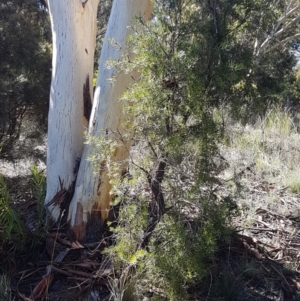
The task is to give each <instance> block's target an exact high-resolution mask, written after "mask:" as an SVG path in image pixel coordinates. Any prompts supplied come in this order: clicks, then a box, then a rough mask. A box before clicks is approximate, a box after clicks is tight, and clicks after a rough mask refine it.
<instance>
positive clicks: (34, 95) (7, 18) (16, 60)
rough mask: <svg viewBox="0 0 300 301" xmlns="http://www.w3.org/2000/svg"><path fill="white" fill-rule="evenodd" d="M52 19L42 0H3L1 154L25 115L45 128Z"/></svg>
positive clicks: (7, 149) (0, 28) (0, 27)
mask: <svg viewBox="0 0 300 301" xmlns="http://www.w3.org/2000/svg"><path fill="white" fill-rule="evenodd" d="M50 43H51V29H50V21H49V19H48V17H47V14H46V12H45V11H43V10H42V8H41V7H40V5H39V3H38V1H36V0H29V1H20V0H13V1H4V2H3V3H1V4H0V57H1V61H0V72H1V79H0V108H1V110H0V148H1V152H0V156H2V157H3V156H7V155H9V154H10V153H11V151H12V146H13V145H14V142H15V141H16V139H18V138H19V135H20V132H21V125H22V121H23V120H24V118H25V117H27V119H29V120H31V122H33V121H35V122H36V123H38V124H39V130H38V131H39V132H43V131H41V129H45V125H46V123H45V121H46V120H47V112H48V99H49V87H50V78H51V46H50Z"/></svg>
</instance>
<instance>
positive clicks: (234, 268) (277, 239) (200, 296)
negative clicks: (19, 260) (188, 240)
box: [0, 109, 300, 301]
mask: <svg viewBox="0 0 300 301" xmlns="http://www.w3.org/2000/svg"><path fill="white" fill-rule="evenodd" d="M299 129H300V121H299V118H298V117H297V116H296V115H295V114H293V115H292V114H290V113H288V112H282V111H280V110H279V109H273V110H270V111H269V112H268V113H267V115H266V117H265V118H263V119H258V120H257V121H256V123H254V124H251V125H250V124H248V125H246V126H244V125H241V124H236V123H235V124H233V123H231V122H230V121H228V122H227V138H226V139H225V140H224V143H223V144H222V145H220V148H221V154H222V156H223V157H224V158H225V159H226V160H227V163H228V167H227V169H226V170H224V172H222V174H220V175H219V176H218V177H219V180H220V183H221V184H220V185H219V187H218V189H217V190H216V193H217V194H218V195H219V196H220V197H222V196H226V195H228V193H229V192H231V193H232V194H233V195H234V196H235V199H236V201H237V206H238V210H237V211H238V214H237V215H236V216H235V217H234V218H233V221H232V227H233V228H234V229H235V231H234V232H233V233H232V235H231V236H230V237H228V238H227V239H226V241H222V242H220V246H219V250H218V252H217V253H216V254H215V256H214V257H213V259H212V260H211V261H209V270H208V272H207V276H206V277H205V278H204V280H203V281H202V282H201V283H199V284H197V285H196V286H195V287H191V288H190V289H189V295H188V300H199V301H200V300H201V301H202V300H207V301H208V300H211V301H214V300H215V301H217V300H218V301H221V300H226V301H231V300H232V301H234V300H237V301H243V300H245V301H248V300H249V301H250V300H251V301H252V300H253V301H254V300H259V301H267V300H278V301H283V300H285V301H286V300H300V130H299ZM19 162H20V163H19V167H20V168H21V169H19V171H18V170H17V171H16V170H15V171H14V169H13V166H12V165H9V164H11V163H9V164H8V163H4V162H0V167H1V169H0V173H3V174H4V175H6V176H7V177H6V178H7V180H8V182H9V187H10V188H13V189H15V188H16V186H18V185H16V183H18V182H16V179H17V178H15V177H14V176H16V175H17V176H18V177H19V178H20V177H21V175H22V176H23V177H24V178H25V179H26V177H27V175H26V173H25V172H24V175H23V173H22V174H21V172H20V170H22V172H23V170H26V166H25V167H24V165H22V164H23V163H22V161H19ZM28 170H29V168H28ZM21 178H22V177H21ZM48 238H49V237H48ZM55 239H57V241H59V240H60V241H61V242H62V243H66V238H64V237H56V238H55ZM48 240H49V241H51V240H50V239H48ZM49 241H48V242H49ZM48 242H47V243H48ZM45 248H48V245H46V244H44V245H43V244H41V245H40V247H39V248H36V252H37V254H33V255H32V258H31V259H30V260H34V258H38V259H39V260H40V264H37V263H36V262H35V263H34V267H32V268H30V269H29V270H28V271H29V272H28V273H27V274H26V273H25V272H24V271H14V272H13V274H14V277H13V281H12V282H11V285H12V286H13V287H14V289H15V291H16V287H17V288H18V289H19V290H20V291H22V289H24V290H27V295H28V293H30V291H32V290H33V289H34V288H35V287H36V284H37V283H39V281H40V280H41V279H42V278H43V275H44V274H45V267H46V266H47V265H48V264H49V263H47V262H43V260H45V258H46V257H45V255H44V254H43V252H45ZM91 248H92V247H91ZM48 249H49V248H48ZM78 250H80V248H79V249H78ZM78 250H77V249H76V248H75V247H73V249H72V250H71V251H70V252H72V254H71V255H72V256H73V257H74V259H76V260H77V261H75V263H74V264H73V266H72V267H70V266H69V267H68V268H66V269H65V270H63V267H60V266H59V265H56V267H57V268H60V269H61V270H63V271H64V273H65V274H68V273H69V276H70V277H71V276H73V274H72V272H70V271H73V270H74V269H75V266H76V264H78V266H79V264H81V262H79V261H78V260H79V259H81V258H83V255H84V254H83V253H82V252H81V253H80V251H78ZM98 251H99V250H98V249H97V252H98ZM96 265H97V266H96V268H97V269H98V268H99V269H101V268H103V266H102V263H96ZM41 267H42V268H41ZM37 268H40V270H39V271H40V272H39V274H38V277H37V276H36V274H35V278H34V279H33V278H30V277H29V276H27V275H28V274H30V272H33V271H34V270H36V269H37ZM103 269H104V268H103ZM104 270H105V269H104ZM25 275H26V277H25ZM78 277H79V276H78ZM82 277H83V276H82ZM78 279H79V278H78ZM40 283H41V282H40ZM99 283H100V282H99ZM55 285H57V286H58V288H57V289H56V288H55ZM9 286H10V278H9V277H8V276H7V275H0V301H7V300H25V299H22V298H21V297H20V295H19V296H17V294H13V295H12V294H11V291H10V288H9ZM26 286H27V287H26ZM73 288H74V287H73ZM63 290H64V291H65V292H66V291H69V292H70V294H69V297H68V298H69V299H68V298H67V297H66V294H63V292H62V291H63ZM75 295H76V294H75ZM94 295H97V294H96V293H94ZM104 295H105V294H104ZM47 296H48V297H47V298H46V300H64V301H66V300H79V299H78V298H77V299H76V297H74V295H73V296H72V294H71V290H69V287H67V286H65V287H64V286H63V285H62V284H61V283H59V281H58V280H55V279H54V280H53V288H52V292H51V291H49V294H47ZM97 296H98V297H97ZM97 296H96V297H95V298H96V299H95V300H98V299H99V298H100V297H99V295H97ZM74 298H75V299H74ZM97 298H98V299H97ZM101 298H102V297H101ZM108 299H109V297H106V299H104V297H103V300H108ZM154 299H155V300H165V299H164V297H163V293H161V292H159V290H155V288H154V289H153V291H152V293H151V294H149V297H147V298H146V297H145V299H144V300H145V301H146V300H148V301H150V300H154ZM93 300H94V299H93ZM101 300H102V299H101Z"/></svg>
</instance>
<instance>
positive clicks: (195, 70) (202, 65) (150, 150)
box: [107, 0, 295, 300]
mask: <svg viewBox="0 0 300 301" xmlns="http://www.w3.org/2000/svg"><path fill="white" fill-rule="evenodd" d="M213 3H214V5H215V7H213V4H212V2H211V1H202V2H201V1H200V2H199V1H193V0H192V1H185V0H182V1H171V0H158V1H155V3H154V16H155V17H154V18H153V20H151V21H150V22H148V23H145V22H144V20H142V19H141V18H137V20H136V22H135V23H134V24H133V26H132V32H133V34H132V35H131V36H130V37H129V38H128V46H127V48H126V49H123V50H124V56H123V59H121V60H119V61H118V62H112V61H110V62H108V66H109V67H110V68H116V69H117V70H118V71H119V72H124V73H126V74H129V75H131V77H132V78H133V80H134V82H133V83H132V85H131V86H130V87H129V88H128V90H127V91H126V93H124V95H123V97H122V99H121V101H122V104H123V107H124V115H125V116H128V120H126V122H125V124H124V125H123V127H124V128H125V129H127V130H128V132H130V133H133V137H132V141H133V147H132V149H131V153H130V160H129V162H128V165H129V166H128V174H127V175H126V176H125V177H123V178H122V179H121V180H117V179H115V180H113V179H112V182H113V183H114V185H113V194H115V195H116V198H115V200H116V202H115V204H117V205H118V206H119V215H118V221H117V223H113V224H111V231H112V232H113V236H114V242H115V244H114V245H113V246H112V247H111V248H110V249H109V250H108V251H107V252H108V254H110V256H111V258H112V260H113V262H114V266H115V267H116V271H117V273H118V274H119V275H123V274H124V271H127V269H128V267H131V266H134V267H135V273H136V279H137V280H135V284H134V286H135V288H134V290H135V292H134V294H135V296H137V299H138V300H141V299H142V296H143V292H145V291H146V290H147V289H149V286H151V285H153V287H156V288H159V289H160V290H162V291H163V295H164V296H160V297H158V299H164V300H165V299H167V300H186V294H187V291H188V288H189V287H193V286H194V285H196V284H197V283H199V282H200V281H201V279H202V278H203V277H204V276H205V275H206V273H207V262H208V261H209V260H210V259H211V258H212V256H213V254H214V252H215V251H216V250H217V248H218V242H219V241H220V240H221V239H224V238H226V237H227V235H228V233H229V231H230V230H229V229H228V224H229V221H230V217H231V216H232V215H233V212H234V210H235V209H236V208H235V202H234V199H233V195H234V196H235V195H236V194H237V192H236V191H235V190H238V188H237V187H236V189H232V194H229V195H224V192H219V191H218V185H219V184H220V183H219V178H218V175H219V174H220V173H221V172H222V171H223V170H224V169H225V167H226V166H227V162H226V161H225V159H224V158H223V157H222V156H220V154H219V146H220V144H221V143H222V142H224V140H225V138H226V137H225V135H226V134H227V133H226V128H225V126H226V122H225V121H224V115H223V114H222V113H221V112H223V111H224V108H225V110H226V112H228V115H229V118H230V119H231V120H232V119H239V120H242V121H243V122H245V121H249V120H251V119H250V118H251V116H257V115H264V114H265V113H266V108H267V107H268V106H269V105H270V104H273V103H282V102H283V101H284V100H285V99H286V98H287V97H288V95H290V93H289V87H290V86H291V85H292V84H293V83H294V81H295V76H294V72H293V69H292V67H293V66H294V64H295V59H294V56H293V55H291V54H290V53H289V52H288V51H283V52H281V51H279V50H278V49H275V48H274V50H273V51H272V52H261V53H260V52H259V51H258V50H256V49H254V48H255V46H254V45H255V43H256V41H257V43H258V45H261V44H262V43H263V41H264V40H265V39H266V38H267V36H266V31H268V30H271V28H272V26H274V23H276V22H277V20H278V18H279V17H280V16H281V13H280V12H281V10H282V7H278V9H277V10H270V7H272V8H274V7H273V4H272V2H271V1H265V2H263V3H261V2H257V1H254V0H253V1H240V0H234V1H225V0H223V1H217V2H216V1H215V2H213ZM279 6H280V5H279ZM257 22H258V23H259V24H260V26H259V27H258V26H257ZM111 43H112V44H113V45H115V47H118V41H114V40H113V39H112V40H111ZM271 45H273V44H272V43H271ZM112 82H113V79H112ZM264 120H265V122H266V123H265V125H264V126H265V128H266V129H269V128H272V127H274V124H277V125H279V122H280V131H281V134H282V135H285V136H286V135H289V133H290V132H291V131H292V124H291V122H290V119H289V117H288V116H287V115H284V114H283V115H281V116H280V117H279V118H278V119H277V117H275V116H272V115H269V116H268V117H266V119H264ZM251 139H254V140H253V141H249V140H247V141H245V142H244V143H249V144H253V145H256V146H257V148H258V149H257V151H258V152H259V151H260V147H261V143H260V142H261V137H257V136H256V135H255V136H253V137H251ZM258 144H259V146H258ZM263 144H264V145H263V147H267V144H266V143H263ZM160 162H164V163H165V166H164V170H163V171H162V170H158V166H160ZM159 172H163V179H162V181H161V182H160V181H158V179H157V174H158V173H159ZM153 182H156V183H159V185H158V190H159V195H160V196H161V197H163V200H164V204H163V205H164V208H163V211H164V212H163V214H162V216H159V217H157V215H155V212H156V211H155V210H156V208H157V207H155V206H157V202H158V201H157V195H155V191H154V189H153ZM233 184H235V183H233ZM229 193H230V192H229ZM154 218H157V219H156V224H155V226H154V227H153V228H154V229H153V228H151V226H152V224H151V222H153V219H154ZM149 229H151V230H149ZM149 231H151V232H150V233H149ZM147 235H149V236H150V237H151V239H150V242H149V244H148V245H147V246H146V247H142V246H143V242H144V241H145V236H147ZM133 274H134V273H133ZM231 280H233V279H228V281H229V282H230V281H231ZM129 282H130V280H129ZM224 284H225V285H224V287H227V288H228V291H227V292H228V294H227V295H228V296H231V297H232V298H235V293H234V288H235V287H236V286H235V285H236V282H235V281H232V283H231V282H230V283H227V284H226V283H225V282H224ZM123 287H124V286H123ZM229 288H230V289H229ZM225 290H226V288H225ZM228 298H230V297H228Z"/></svg>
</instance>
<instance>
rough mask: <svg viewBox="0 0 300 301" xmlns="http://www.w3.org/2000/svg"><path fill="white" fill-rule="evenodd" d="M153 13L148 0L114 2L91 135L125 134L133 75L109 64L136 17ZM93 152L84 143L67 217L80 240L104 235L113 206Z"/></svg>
mask: <svg viewBox="0 0 300 301" xmlns="http://www.w3.org/2000/svg"><path fill="white" fill-rule="evenodd" d="M151 13H152V5H151V4H150V1H149V0H115V1H114V3H113V7H112V12H111V15H110V19H109V23H108V27H107V31H106V35H105V40H104V44H103V47H102V51H101V55H100V60H99V73H98V74H99V75H98V81H97V87H96V90H95V96H94V103H93V108H92V112H91V117H90V122H89V134H90V135H92V136H96V137H99V136H101V135H104V136H105V135H109V134H110V133H112V132H119V133H121V134H122V127H121V124H122V118H123V116H122V108H121V105H120V102H119V99H120V97H121V95H122V94H123V92H124V91H125V90H126V89H127V87H128V85H129V83H130V82H131V81H132V77H131V76H132V74H118V73H117V72H116V70H114V69H107V68H106V63H107V60H108V59H114V60H118V59H120V58H121V56H122V49H124V48H125V47H126V39H127V37H128V35H129V34H130V27H129V26H130V24H131V23H132V20H133V18H134V17H135V16H136V15H142V16H143V17H144V18H145V19H149V18H150V15H151ZM109 39H114V40H115V41H116V43H117V44H118V46H119V47H117V48H116V47H113V46H112V45H111V43H109ZM111 78H114V79H115V80H114V83H113V84H112V83H111V82H110V79H111ZM129 146H130V143H129V141H127V142H125V143H124V141H122V142H121V143H120V146H119V147H117V148H116V150H115V153H114V160H115V161H119V162H123V161H124V160H125V159H126V158H127V157H128V150H129ZM92 151H93V150H92V149H91V147H90V145H86V146H85V149H84V152H83V155H82V158H81V165H80V169H79V172H78V177H77V181H76V185H75V193H74V197H73V199H72V201H71V204H70V207H69V218H68V219H69V221H70V225H71V229H72V231H73V233H74V236H75V239H78V240H90V239H92V238H91V237H93V239H95V238H96V236H97V235H101V226H102V222H103V221H104V220H105V219H107V217H108V213H109V208H110V201H111V196H110V190H111V186H110V183H109V178H108V174H107V170H105V168H103V167H105V162H101V164H100V166H102V168H101V169H100V170H99V172H96V173H95V172H93V166H92V164H91V163H90V162H89V161H88V158H89V156H90V154H91V153H92ZM121 173H122V168H121V170H120V174H121ZM87 229H88V230H87ZM91 229H92V230H91ZM87 231H88V232H87Z"/></svg>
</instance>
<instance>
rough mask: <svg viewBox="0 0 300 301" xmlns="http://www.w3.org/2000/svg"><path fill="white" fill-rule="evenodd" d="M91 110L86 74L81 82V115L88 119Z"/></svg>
mask: <svg viewBox="0 0 300 301" xmlns="http://www.w3.org/2000/svg"><path fill="white" fill-rule="evenodd" d="M91 111H92V98H91V93H90V77H89V75H87V77H86V80H85V84H83V115H84V117H85V118H86V119H87V120H88V121H89V120H90V116H91Z"/></svg>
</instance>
